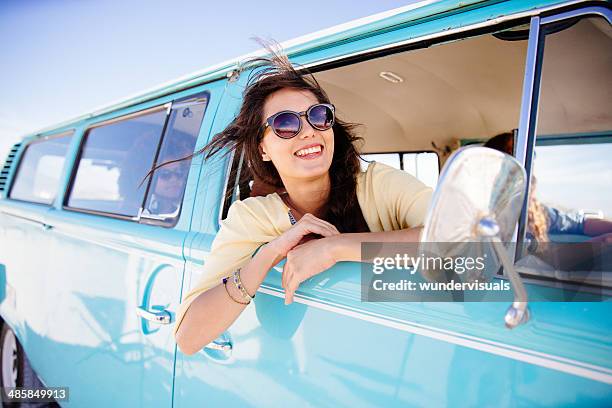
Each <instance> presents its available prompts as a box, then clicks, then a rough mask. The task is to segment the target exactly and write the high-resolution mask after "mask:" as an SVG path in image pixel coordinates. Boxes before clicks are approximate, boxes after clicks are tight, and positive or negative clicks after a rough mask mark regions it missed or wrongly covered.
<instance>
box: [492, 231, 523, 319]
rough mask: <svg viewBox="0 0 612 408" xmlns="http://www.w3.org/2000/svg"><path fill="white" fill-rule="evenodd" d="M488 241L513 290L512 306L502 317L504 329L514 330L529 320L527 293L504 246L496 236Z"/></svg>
mask: <svg viewBox="0 0 612 408" xmlns="http://www.w3.org/2000/svg"><path fill="white" fill-rule="evenodd" d="M489 240H490V242H491V243H492V244H493V248H494V249H495V253H496V254H497V256H498V257H499V259H500V261H501V263H502V265H503V267H504V271H505V272H506V274H507V275H508V278H509V279H510V284H511V285H512V289H513V290H514V302H512V305H510V307H509V308H508V310H507V311H506V316H505V317H504V321H505V323H506V327H507V328H509V329H514V328H515V327H517V326H519V325H521V324H523V323H525V322H526V321H528V320H529V308H528V307H527V305H528V303H527V291H526V290H525V285H523V281H522V280H521V277H520V275H519V274H518V272H517V271H516V269H514V265H512V261H511V260H510V257H509V256H508V253H507V252H506V248H504V245H503V244H502V242H501V241H500V239H499V238H498V237H497V236H494V237H489Z"/></svg>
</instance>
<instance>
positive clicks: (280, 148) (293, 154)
mask: <svg viewBox="0 0 612 408" xmlns="http://www.w3.org/2000/svg"><path fill="white" fill-rule="evenodd" d="M317 103H319V101H318V100H317V98H316V97H315V96H314V94H312V93H311V92H310V91H305V90H300V89H291V88H285V89H281V90H279V91H276V92H274V93H273V94H271V95H270V96H268V98H267V99H266V102H265V104H264V109H263V118H264V119H263V120H264V122H265V120H266V119H268V118H269V117H270V116H272V115H274V114H275V113H278V112H280V111H283V110H291V111H294V112H304V111H306V110H307V109H308V108H309V107H311V106H312V105H315V104H317ZM301 120H302V129H301V130H300V133H299V134H297V135H296V136H295V137H293V138H291V139H281V138H280V137H278V136H277V135H276V134H275V133H274V131H273V130H272V128H271V127H269V126H268V127H267V128H266V131H265V133H264V137H263V139H262V141H261V143H260V144H259V146H260V153H261V154H262V157H263V160H264V161H272V163H273V164H274V167H275V168H276V170H277V171H278V174H279V175H280V176H281V179H282V180H283V182H284V183H285V182H286V181H287V180H290V179H302V180H303V179H316V178H318V177H321V176H323V175H325V174H327V172H328V171H329V168H330V166H331V163H332V158H333V156H334V131H333V129H332V128H330V129H328V130H323V131H321V130H317V129H315V128H313V127H312V126H310V123H308V121H307V120H306V117H305V116H302V117H301ZM262 125H263V123H262ZM313 146H320V148H321V152H320V153H319V154H314V155H312V154H311V155H308V156H307V157H300V156H299V155H298V152H300V151H303V149H305V148H310V147H313ZM300 153H302V152H300Z"/></svg>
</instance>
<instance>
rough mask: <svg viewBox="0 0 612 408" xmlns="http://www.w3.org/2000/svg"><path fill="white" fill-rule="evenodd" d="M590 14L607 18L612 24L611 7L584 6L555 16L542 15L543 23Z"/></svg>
mask: <svg viewBox="0 0 612 408" xmlns="http://www.w3.org/2000/svg"><path fill="white" fill-rule="evenodd" d="M588 14H595V15H599V16H601V17H603V18H605V19H606V20H608V23H610V24H612V11H610V9H607V8H605V7H601V6H591V7H584V8H581V9H577V10H571V11H566V12H564V13H560V14H555V15H554V16H549V17H542V21H541V24H549V23H554V22H557V21H561V20H566V19H568V18H572V17H577V16H583V15H588Z"/></svg>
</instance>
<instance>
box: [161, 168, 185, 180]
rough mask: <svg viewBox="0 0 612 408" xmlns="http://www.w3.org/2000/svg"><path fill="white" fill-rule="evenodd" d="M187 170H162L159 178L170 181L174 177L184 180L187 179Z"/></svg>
mask: <svg viewBox="0 0 612 408" xmlns="http://www.w3.org/2000/svg"><path fill="white" fill-rule="evenodd" d="M185 174H186V171H185V170H170V169H160V170H159V172H158V177H159V178H161V179H162V180H169V179H170V178H172V176H174V177H175V178H177V179H182V178H184V177H185Z"/></svg>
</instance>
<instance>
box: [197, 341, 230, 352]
mask: <svg viewBox="0 0 612 408" xmlns="http://www.w3.org/2000/svg"><path fill="white" fill-rule="evenodd" d="M204 348H207V349H210V350H219V351H231V350H232V343H230V342H229V341H213V342H210V343H208V344H207V345H206V346H204Z"/></svg>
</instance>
